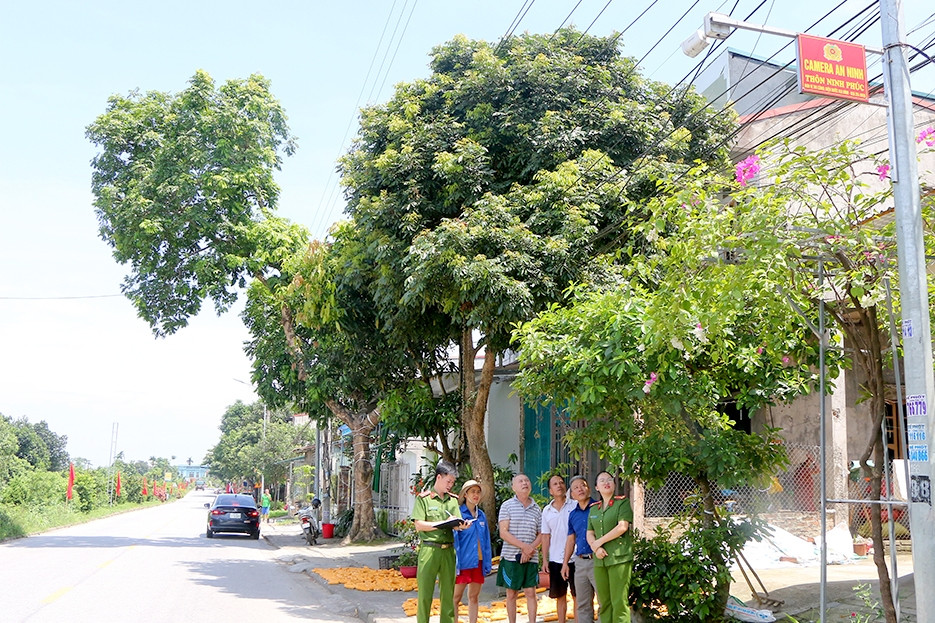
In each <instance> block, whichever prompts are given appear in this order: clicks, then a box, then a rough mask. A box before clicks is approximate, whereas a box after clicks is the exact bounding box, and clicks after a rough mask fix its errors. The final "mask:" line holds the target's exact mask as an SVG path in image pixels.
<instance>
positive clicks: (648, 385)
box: [643, 372, 659, 394]
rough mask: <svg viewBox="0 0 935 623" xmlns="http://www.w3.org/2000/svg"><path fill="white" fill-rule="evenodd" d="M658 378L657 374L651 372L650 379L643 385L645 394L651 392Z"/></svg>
mask: <svg viewBox="0 0 935 623" xmlns="http://www.w3.org/2000/svg"><path fill="white" fill-rule="evenodd" d="M658 378H659V377H658V376H656V373H655V372H650V373H649V378H648V379H646V383H644V384H643V392H644V393H646V394H648V393H649V390H650V389H652V387H653V383H655V382H656V380H657V379H658Z"/></svg>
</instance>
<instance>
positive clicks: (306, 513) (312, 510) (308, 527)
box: [298, 498, 321, 545]
mask: <svg viewBox="0 0 935 623" xmlns="http://www.w3.org/2000/svg"><path fill="white" fill-rule="evenodd" d="M319 507H321V501H320V500H318V499H317V498H316V499H314V500H312V505H311V506H306V507H305V508H303V509H301V510H300V511H299V512H298V517H299V522H300V523H301V524H302V534H303V535H304V536H305V541H306V542H307V543H308V544H309V545H317V544H318V537H320V536H321V526H320V524H319V522H318V509H319Z"/></svg>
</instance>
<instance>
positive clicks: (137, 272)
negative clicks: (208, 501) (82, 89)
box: [88, 72, 395, 538]
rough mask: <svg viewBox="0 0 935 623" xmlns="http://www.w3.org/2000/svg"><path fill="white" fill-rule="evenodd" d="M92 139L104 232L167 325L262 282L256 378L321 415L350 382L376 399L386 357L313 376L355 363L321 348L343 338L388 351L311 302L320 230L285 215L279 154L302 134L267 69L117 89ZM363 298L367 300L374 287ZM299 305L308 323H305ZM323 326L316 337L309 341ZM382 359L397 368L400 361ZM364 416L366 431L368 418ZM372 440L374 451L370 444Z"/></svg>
mask: <svg viewBox="0 0 935 623" xmlns="http://www.w3.org/2000/svg"><path fill="white" fill-rule="evenodd" d="M88 137H89V138H90V139H91V140H92V142H94V143H95V144H96V145H98V147H99V148H100V150H101V153H100V154H99V155H98V156H96V157H95V159H94V161H93V167H94V174H93V185H92V188H93V191H94V194H95V207H96V209H97V214H98V218H99V220H100V222H101V229H100V232H101V236H102V237H103V238H104V240H105V241H106V242H107V243H108V244H110V245H111V246H112V247H113V248H114V257H115V258H116V259H117V260H118V261H119V262H121V263H126V264H128V265H129V268H130V274H129V275H128V276H127V278H126V281H125V284H124V292H125V293H126V294H127V296H128V297H129V298H130V299H131V300H132V301H133V302H134V303H135V304H136V306H137V309H138V311H139V313H140V315H141V316H142V317H143V318H144V319H145V320H147V322H149V323H150V325H151V327H152V328H153V331H154V333H155V334H156V335H158V336H162V335H167V334H171V333H173V332H175V331H177V330H178V329H179V328H181V327H184V326H185V325H186V324H187V322H188V319H189V318H190V316H191V315H192V314H194V313H197V312H198V311H199V310H200V308H201V304H202V301H203V300H205V299H211V300H212V301H213V303H214V306H215V308H216V310H217V311H218V312H219V313H220V312H222V311H224V310H226V309H228V308H229V306H230V305H231V304H232V302H233V301H234V300H235V299H236V297H237V295H238V291H239V289H240V288H243V287H245V286H246V285H247V284H249V286H250V291H249V297H248V304H247V309H246V311H245V314H244V320H245V322H246V324H247V325H248V327H249V328H250V330H251V332H252V334H253V336H254V339H253V340H252V341H251V344H250V346H249V347H248V354H250V355H251V356H253V358H254V373H253V380H254V382H255V383H257V386H258V391H259V393H260V395H261V396H262V397H263V399H264V400H265V401H266V402H267V403H268V404H269V405H271V406H283V405H285V404H287V403H290V402H293V403H295V404H298V405H300V406H301V407H302V408H305V409H307V410H310V411H315V413H316V414H317V415H320V410H319V411H316V409H318V408H319V407H322V406H327V407H328V408H329V409H331V410H332V411H334V415H336V416H337V417H339V418H342V419H343V418H344V416H345V415H346V409H347V408H348V407H347V405H346V404H341V402H340V400H339V399H338V396H339V394H340V395H343V396H352V395H353V396H363V398H361V399H359V400H358V401H357V405H358V408H357V410H356V411H355V413H358V414H359V413H361V412H362V411H361V409H363V408H364V406H366V405H370V404H375V400H378V399H379V394H374V393H371V390H372V389H373V387H376V386H379V385H380V384H381V383H382V382H383V381H382V379H381V378H378V375H379V374H380V369H379V368H378V367H374V366H371V367H369V368H368V370H369V372H370V373H371V376H369V378H367V379H363V378H361V377H356V378H355V377H353V376H352V375H345V376H344V377H343V378H342V381H347V382H348V383H357V382H359V383H360V384H359V385H358V386H356V387H354V386H351V385H348V384H343V385H342V384H341V383H332V384H330V385H317V384H315V383H316V381H315V377H314V375H311V376H310V375H309V374H308V370H314V371H315V372H316V373H319V372H322V371H323V370H324V369H325V363H326V362H327V363H328V365H330V366H331V368H330V372H331V373H332V374H333V375H334V376H341V375H342V374H343V366H344V363H345V362H344V360H343V359H342V358H341V357H340V356H336V357H334V358H329V357H325V356H323V355H322V354H321V353H319V352H316V351H315V350H314V349H310V348H309V346H315V345H316V344H328V345H336V346H335V348H336V350H335V351H333V352H337V350H340V349H341V348H343V349H345V353H346V354H348V356H351V355H354V356H358V355H359V357H361V358H366V357H367V356H368V353H369V354H373V353H377V354H379V355H380V356H385V351H380V350H379V345H378V344H377V343H374V342H372V341H368V340H356V341H350V342H348V341H347V340H346V334H345V333H343V332H342V331H341V327H340V326H339V325H336V324H333V323H329V322H328V320H327V319H324V321H323V322H320V320H322V319H316V318H315V315H314V313H312V311H310V310H313V309H314V308H315V307H316V305H317V304H318V303H317V301H318V298H317V297H318V296H319V293H317V292H314V291H307V292H303V291H302V288H301V283H299V284H293V278H294V277H295V276H297V274H298V273H299V271H300V269H301V265H302V262H303V261H304V258H305V256H306V250H307V249H308V248H309V242H310V241H309V236H308V233H307V231H305V230H304V229H303V228H301V227H299V226H296V225H294V224H290V223H289V222H287V221H285V220H283V219H280V218H277V217H276V216H275V214H274V210H275V207H276V202H277V198H278V195H279V189H278V186H277V185H276V183H275V182H274V180H273V173H274V171H275V170H277V169H278V168H279V166H280V155H281V154H282V153H284V154H289V153H291V152H292V150H293V148H294V144H293V139H292V136H291V135H290V133H289V131H288V128H287V127H286V118H285V114H284V112H283V110H282V108H281V107H280V105H279V103H278V102H277V101H276V100H275V98H273V96H272V94H271V93H270V92H269V84H268V82H267V81H266V80H265V79H264V78H262V77H261V76H251V77H250V78H249V79H247V80H232V81H229V82H227V83H225V84H224V85H222V86H221V87H219V88H216V87H215V85H214V83H213V81H212V80H211V79H210V77H209V76H208V75H207V74H205V73H204V72H198V73H196V74H195V76H194V77H193V78H192V79H191V81H190V84H189V87H188V88H187V89H186V90H184V91H182V92H181V93H179V94H177V95H170V94H165V93H155V92H153V93H147V94H145V95H140V94H138V93H133V94H131V95H130V96H128V97H119V96H115V97H112V98H111V99H110V101H109V104H108V110H107V111H106V112H105V113H104V114H103V115H101V116H100V117H99V118H98V119H97V120H96V121H95V122H94V123H93V124H92V125H91V126H90V127H89V128H88ZM294 285H295V287H294V288H293V286H294ZM303 295H307V296H308V298H309V300H302V296H303ZM357 303H361V304H362V305H364V306H366V305H367V304H366V299H365V298H364V299H360V300H359V301H355V303H354V304H357ZM326 308H327V306H326ZM300 311H301V312H302V313H303V314H304V316H305V317H306V319H307V320H308V322H307V323H306V324H307V325H309V326H308V327H303V326H301V325H300V324H299V323H298V322H297V319H296V314H297V313H298V312H300ZM345 324H346V321H345ZM310 330H315V331H316V332H317V333H315V335H316V338H317V339H315V340H312V341H306V342H304V341H303V340H304V339H305V335H306V334H307V333H308V332H309V331H310ZM354 349H360V352H359V353H353V352H352V351H353V350H354ZM313 363H314V364H315V365H314V366H312V365H311V364H313ZM383 370H387V374H389V375H390V376H392V375H393V374H394V372H393V370H395V368H383ZM368 383H369V384H368ZM365 412H367V413H372V412H373V409H372V408H371V409H369V410H365ZM369 419H371V418H365V422H364V423H365V424H366V421H367V420H369ZM355 428H360V434H361V437H360V439H361V443H363V442H364V441H365V440H366V439H367V438H368V435H367V433H366V430H365V429H364V428H361V427H355V426H352V429H355ZM361 452H365V453H366V452H368V451H367V450H365V447H364V446H362V447H361ZM215 458H221V457H215ZM368 468H369V461H366V460H362V461H356V462H355V471H356V470H366V469H368ZM357 478H358V480H359V481H363V480H366V478H365V477H363V476H361V475H360V474H358V476H357ZM369 492H370V488H369V486H368V487H366V488H360V487H358V490H357V493H358V495H359V496H360V501H359V504H360V506H361V507H367V508H368V511H369V512H360V513H358V515H360V516H361V517H362V518H363V519H362V521H366V518H367V517H370V518H371V519H372V517H373V508H372V501H371V500H370V497H369ZM361 525H363V524H361ZM374 528H375V522H374V521H371V522H370V525H368V526H367V527H366V528H364V529H362V531H358V532H357V533H359V534H362V535H364V538H366V536H367V535H369V536H372V535H373V534H374ZM357 533H355V534H357Z"/></svg>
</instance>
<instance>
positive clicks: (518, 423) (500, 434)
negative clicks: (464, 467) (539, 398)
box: [487, 379, 524, 469]
mask: <svg viewBox="0 0 935 623" xmlns="http://www.w3.org/2000/svg"><path fill="white" fill-rule="evenodd" d="M522 413H523V406H522V402H521V401H520V399H519V396H518V395H516V394H515V393H514V392H513V387H512V385H511V384H510V382H509V381H508V380H506V379H495V380H494V382H493V385H491V387H490V398H489V400H488V402H487V451H488V452H489V453H490V460H491V462H493V464H494V465H504V466H505V465H507V464H508V461H509V457H510V455H511V454H515V455H516V456H517V457H518V458H519V459H520V465H522V455H523V451H524V448H523V443H522V435H521V434H520V431H522V422H523V417H522ZM514 469H516V466H514Z"/></svg>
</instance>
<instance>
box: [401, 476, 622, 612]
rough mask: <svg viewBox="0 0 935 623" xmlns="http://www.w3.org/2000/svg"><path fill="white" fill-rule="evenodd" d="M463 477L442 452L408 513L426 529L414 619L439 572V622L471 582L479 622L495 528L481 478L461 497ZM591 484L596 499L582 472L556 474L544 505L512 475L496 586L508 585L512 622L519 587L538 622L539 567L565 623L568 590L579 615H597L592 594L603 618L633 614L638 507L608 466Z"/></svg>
mask: <svg viewBox="0 0 935 623" xmlns="http://www.w3.org/2000/svg"><path fill="white" fill-rule="evenodd" d="M457 476H458V473H457V470H456V469H455V467H454V465H452V464H451V463H449V462H447V461H440V462H439V463H438V465H437V466H436V469H435V481H434V484H433V486H432V487H431V488H430V489H428V490H427V491H425V492H423V493H420V494H419V495H418V496H417V497H416V502H415V508H414V509H413V512H412V519H413V523H414V524H415V527H416V530H418V531H419V532H420V536H421V547H420V548H419V562H418V571H417V574H416V578H417V584H418V591H419V595H418V611H417V621H418V623H428V620H429V615H430V614H431V607H432V597H433V594H434V592H435V582H436V579H437V581H438V586H439V595H440V601H441V612H440V617H439V621H440V623H454V621H455V619H456V613H457V610H456V608H457V606H460V603H461V600H462V598H463V596H464V591H465V588H467V591H468V619H469V621H470V623H476V621H477V612H478V598H479V596H480V591H481V587H482V586H483V584H484V577H485V576H486V575H487V574H489V573H490V571H491V569H492V552H491V545H490V530H489V526H488V524H487V517H486V515H485V514H484V511H483V510H482V509H481V508H480V506H479V504H480V500H481V498H482V497H483V494H484V488H483V485H482V484H481V483H479V482H478V481H476V480H468V481H467V482H465V483H464V484H463V485H462V486H461V491H460V494H459V495H458V496H457V497H455V495H454V494H453V493H452V492H451V488H452V487H453V486H454V483H455V480H456V479H457ZM594 486H595V489H596V491H597V493H598V497H597V499H595V498H592V497H591V488H590V487H589V485H588V481H587V480H586V479H585V478H584V477H583V476H574V477H573V478H572V479H571V482H570V483H569V486H568V487H566V485H565V479H564V478H563V477H562V476H559V475H555V476H552V477H551V478H550V479H549V494H550V495H551V497H552V500H551V501H550V502H549V504H547V505H546V506H545V507H544V508H542V509H540V508H539V506H538V505H537V504H536V503H535V501H534V500H533V499H532V497H531V493H532V482H530V480H529V478H528V477H527V476H526V475H525V474H517V475H516V476H514V477H513V482H512V488H513V493H514V496H513V497H512V498H510V499H509V500H507V501H506V502H504V503H503V505H502V506H501V507H500V511H499V513H498V516H497V524H498V527H499V530H500V538H501V539H503V548H502V550H501V552H500V564H499V568H498V571H497V586H501V587H503V588H505V589H506V610H507V617H508V619H509V621H510V623H515V622H516V600H517V598H518V596H519V595H520V593H523V594H525V596H526V605H527V611H528V615H529V622H530V623H534V622H535V620H536V606H537V602H536V587H537V586H538V583H539V570H540V569H542V570H543V571H544V572H548V574H549V597H551V598H552V599H554V600H556V609H557V611H558V621H559V623H565V619H566V608H567V603H568V602H567V596H568V592H569V590H570V592H571V595H572V599H573V600H574V602H575V617H576V620H577V621H579V622H580V623H584V622H587V621H593V620H594V594H595V593H596V594H597V599H598V603H599V605H600V620H601V623H625V622H629V621H630V606H629V603H628V595H629V586H630V572H631V570H632V567H633V542H632V535H631V532H630V524H631V523H632V522H633V509H632V507H631V506H630V501H629V500H628V499H627V498H626V497H624V496H618V495H616V480H615V479H614V476H613V475H612V474H610V473H609V472H606V471H602V472H600V473H599V474H598V475H597V478H596V479H595V482H594ZM569 492H570V494H571V495H570V498H569V496H568V493H569ZM540 549H541V552H542V558H541V561H542V562H541V564H540Z"/></svg>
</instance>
